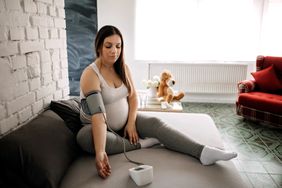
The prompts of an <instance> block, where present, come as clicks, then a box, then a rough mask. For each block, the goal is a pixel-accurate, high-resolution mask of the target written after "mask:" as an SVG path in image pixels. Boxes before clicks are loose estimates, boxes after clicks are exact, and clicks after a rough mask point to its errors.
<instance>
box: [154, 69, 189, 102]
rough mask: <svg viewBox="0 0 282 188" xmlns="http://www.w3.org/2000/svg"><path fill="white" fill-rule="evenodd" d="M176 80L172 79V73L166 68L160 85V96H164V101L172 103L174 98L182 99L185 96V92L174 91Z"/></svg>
mask: <svg viewBox="0 0 282 188" xmlns="http://www.w3.org/2000/svg"><path fill="white" fill-rule="evenodd" d="M174 84H175V80H174V79H172V74H171V73H170V72H169V71H167V70H165V71H163V72H162V73H161V76H160V85H159V87H158V97H163V99H164V101H166V102H168V103H170V102H171V101H173V100H180V99H182V98H183V97H184V92H178V93H177V94H175V93H174V90H173V88H172V86H173V85H174Z"/></svg>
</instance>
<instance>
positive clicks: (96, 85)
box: [80, 68, 101, 96]
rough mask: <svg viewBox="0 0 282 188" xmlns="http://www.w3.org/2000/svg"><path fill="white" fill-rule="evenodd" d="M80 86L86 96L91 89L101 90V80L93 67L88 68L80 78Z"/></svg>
mask: <svg viewBox="0 0 282 188" xmlns="http://www.w3.org/2000/svg"><path fill="white" fill-rule="evenodd" d="M80 88H81V90H82V93H83V94H84V96H85V95H86V94H87V93H89V92H91V91H97V90H99V91H101V88H100V80H99V78H98V76H97V74H96V73H95V72H94V71H93V70H92V69H91V68H86V69H85V70H84V71H83V72H82V75H81V78H80Z"/></svg>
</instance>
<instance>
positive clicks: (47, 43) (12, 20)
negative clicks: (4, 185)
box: [0, 0, 69, 136]
mask: <svg viewBox="0 0 282 188" xmlns="http://www.w3.org/2000/svg"><path fill="white" fill-rule="evenodd" d="M65 29H66V23H65V10H64V0H0V88H1V89H0V136H1V135H3V134H6V133H8V132H10V131H12V130H13V129H15V128H17V127H18V126H21V125H23V124H25V123H26V122H27V121H29V120H31V119H32V118H34V117H35V116H37V115H38V113H40V112H41V111H43V110H44V108H46V107H47V106H48V105H49V103H50V101H51V100H59V99H63V98H68V95H69V86H68V71H67V65H66V62H67V49H66V30H65Z"/></svg>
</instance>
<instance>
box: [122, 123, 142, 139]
mask: <svg viewBox="0 0 282 188" xmlns="http://www.w3.org/2000/svg"><path fill="white" fill-rule="evenodd" d="M127 135H128V138H129V141H130V143H131V144H137V143H138V140H139V136H138V133H137V131H136V127H135V124H127V125H126V126H125V129H124V136H125V137H126V136H127Z"/></svg>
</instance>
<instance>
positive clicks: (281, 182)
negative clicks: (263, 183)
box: [270, 174, 282, 187]
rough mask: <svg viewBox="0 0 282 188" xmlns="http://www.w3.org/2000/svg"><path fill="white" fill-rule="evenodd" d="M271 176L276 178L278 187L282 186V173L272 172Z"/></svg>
mask: <svg viewBox="0 0 282 188" xmlns="http://www.w3.org/2000/svg"><path fill="white" fill-rule="evenodd" d="M270 176H271V177H272V179H273V180H274V182H275V183H276V185H277V186H278V187H282V175H280V174H278V175H277V174H271V175H270Z"/></svg>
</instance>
